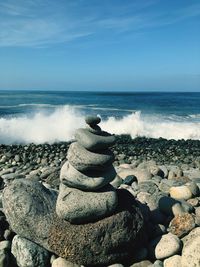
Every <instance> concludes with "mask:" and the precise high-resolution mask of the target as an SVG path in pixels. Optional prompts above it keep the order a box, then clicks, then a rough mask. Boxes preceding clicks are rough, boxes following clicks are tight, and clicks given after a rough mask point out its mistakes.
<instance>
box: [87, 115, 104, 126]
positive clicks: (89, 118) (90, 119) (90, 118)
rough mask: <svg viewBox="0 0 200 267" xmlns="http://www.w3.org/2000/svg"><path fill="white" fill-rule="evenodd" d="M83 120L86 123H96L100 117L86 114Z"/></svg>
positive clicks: (99, 120)
mask: <svg viewBox="0 0 200 267" xmlns="http://www.w3.org/2000/svg"><path fill="white" fill-rule="evenodd" d="M85 122H86V123H87V124H88V125H97V124H99V123H100V122H101V118H99V117H97V116H87V117H86V118H85Z"/></svg>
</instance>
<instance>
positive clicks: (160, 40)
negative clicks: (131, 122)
mask: <svg viewBox="0 0 200 267" xmlns="http://www.w3.org/2000/svg"><path fill="white" fill-rule="evenodd" d="M199 29H200V1H199V0H198V1H197V0H187V1H186V0H56V1H55V0H17V1H16V0H4V1H3V0H0V89H1V90H4V89H5V90H7V89H23V90H25V89H28V90H34V89H37V90H120V91H123V90H124V91H127V90H134V91H141V90H151V91H157V90H161V91H200V30H199Z"/></svg>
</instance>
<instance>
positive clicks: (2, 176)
mask: <svg viewBox="0 0 200 267" xmlns="http://www.w3.org/2000/svg"><path fill="white" fill-rule="evenodd" d="M70 144H71V143H70V142H68V143H56V144H52V145H49V144H43V145H35V144H28V145H10V146H7V145H0V186H1V191H0V199H1V198H2V191H3V189H4V188H5V187H6V186H7V185H9V184H11V183H12V181H13V180H15V181H16V180H20V179H26V180H27V181H34V182H38V181H39V182H41V183H42V184H43V185H44V186H45V187H46V188H49V189H52V190H54V191H55V193H58V189H59V184H60V180H59V178H60V171H61V167H62V166H63V165H64V163H65V161H66V154H67V151H68V148H69V146H70ZM111 149H112V152H113V153H114V155H115V161H114V162H113V165H114V167H115V170H116V173H117V175H116V177H115V179H114V180H113V181H112V182H111V185H112V186H113V187H114V188H116V189H120V190H123V189H125V190H127V191H128V192H130V193H131V194H132V196H134V198H135V199H136V201H137V205H138V207H139V208H140V210H141V212H142V214H143V218H144V225H145V229H144V236H143V238H142V239H143V240H142V241H143V242H139V241H138V249H134V251H133V254H134V256H133V258H134V260H133V263H131V265H130V264H129V265H126V264H125V263H123V265H122V264H121V263H120V262H116V264H112V265H109V266H113V267H122V266H131V267H150V266H151V267H153V266H154V267H162V266H164V267H174V266H180V267H187V266H191V267H195V266H200V256H199V255H200V253H199V252H200V249H199V248H200V238H199V236H200V235H199V233H200V141H194V140H186V141H185V140H179V141H175V140H165V139H162V138H160V139H149V138H139V137H138V138H136V139H131V138H130V136H126V135H124V136H117V140H116V143H115V144H114V146H113V147H112V148H111ZM0 206H1V210H0V266H3V267H11V266H12V267H15V266H19V267H30V266H32V267H37V266H40V267H43V266H44V267H45V266H52V267H58V266H59V267H67V266H68V267H70V266H71V267H78V266H81V263H80V264H75V263H71V262H69V261H67V260H65V259H62V258H61V257H58V256H57V255H55V254H54V253H52V252H49V251H47V250H46V249H44V248H43V247H41V246H39V245H37V244H35V243H33V242H31V241H29V240H28V239H25V238H22V237H20V236H19V235H16V234H15V233H14V232H13V229H11V227H10V225H9V223H8V222H7V219H6V217H5V214H4V213H5V211H4V209H3V206H2V201H0ZM88 242H89V241H88ZM141 243H142V244H141ZM198 264H199V265H198Z"/></svg>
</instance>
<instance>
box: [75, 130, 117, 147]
mask: <svg viewBox="0 0 200 267" xmlns="http://www.w3.org/2000/svg"><path fill="white" fill-rule="evenodd" d="M75 139H76V140H77V141H78V143H79V144H80V145H81V146H83V147H84V148H86V149H88V150H90V151H96V150H103V149H107V148H108V147H109V146H112V145H114V143H115V136H114V135H110V134H109V133H105V132H102V135H100V134H98V135H97V134H94V133H91V132H90V131H89V130H88V129H78V130H77V131H76V132H75Z"/></svg>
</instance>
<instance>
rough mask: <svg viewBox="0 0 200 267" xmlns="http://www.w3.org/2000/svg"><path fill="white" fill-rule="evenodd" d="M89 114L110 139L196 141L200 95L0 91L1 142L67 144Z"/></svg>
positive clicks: (198, 132)
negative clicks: (118, 136)
mask: <svg viewBox="0 0 200 267" xmlns="http://www.w3.org/2000/svg"><path fill="white" fill-rule="evenodd" d="M91 114H92V115H98V116H100V117H101V118H102V123H101V127H102V128H103V129H104V130H106V131H108V132H110V133H113V134H130V135H131V136H132V137H133V138H134V137H137V136H146V137H153V138H159V137H163V138H167V139H176V140H178V139H200V93H189V92H187V93H161V92H83V91H82V92H77V91H76V92H59V91H54V92H46V91H0V143H1V144H14V143H30V142H33V143H37V144H38V143H45V142H48V143H53V142H59V141H69V140H71V139H72V138H73V135H74V131H75V129H77V128H79V127H84V117H85V116H86V115H91Z"/></svg>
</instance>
